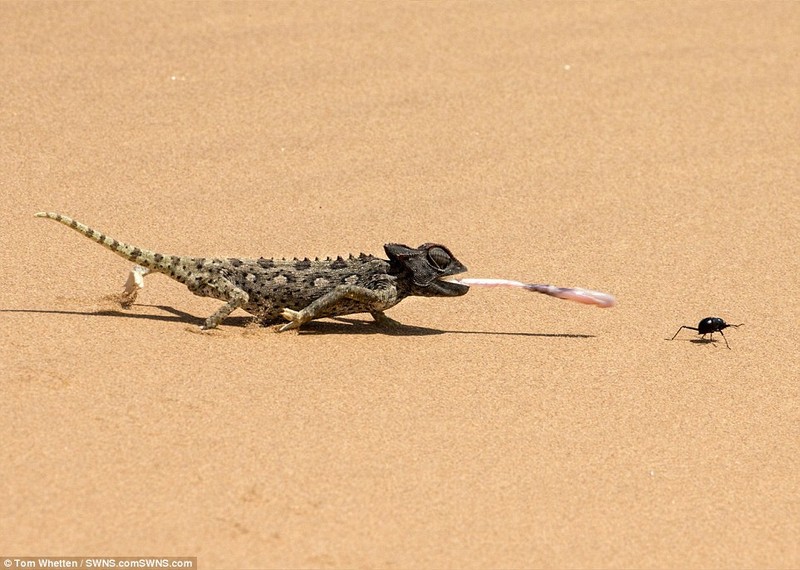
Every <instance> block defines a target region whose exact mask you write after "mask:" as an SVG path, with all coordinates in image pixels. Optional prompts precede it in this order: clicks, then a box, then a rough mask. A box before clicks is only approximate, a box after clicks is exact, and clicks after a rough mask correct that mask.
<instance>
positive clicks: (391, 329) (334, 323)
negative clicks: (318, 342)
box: [299, 317, 595, 338]
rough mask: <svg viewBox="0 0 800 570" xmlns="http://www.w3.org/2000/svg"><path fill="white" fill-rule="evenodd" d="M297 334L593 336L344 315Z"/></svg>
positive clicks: (318, 323) (317, 323)
mask: <svg viewBox="0 0 800 570" xmlns="http://www.w3.org/2000/svg"><path fill="white" fill-rule="evenodd" d="M299 334H301V335H310V334H346V335H353V334H380V335H386V336H430V335H440V334H482V335H493V336H501V335H507V336H532V337H546V338H547V337H549V338H594V336H595V335H592V334H568V333H526V332H495V331H454V330H442V329H432V328H428V327H420V326H416V325H404V324H402V323H397V322H395V323H393V324H391V325H378V324H376V323H374V322H372V321H368V320H367V321H362V320H359V319H350V318H345V317H336V318H333V319H329V320H324V321H311V322H310V323H306V324H305V325H303V328H301V329H300V331H299Z"/></svg>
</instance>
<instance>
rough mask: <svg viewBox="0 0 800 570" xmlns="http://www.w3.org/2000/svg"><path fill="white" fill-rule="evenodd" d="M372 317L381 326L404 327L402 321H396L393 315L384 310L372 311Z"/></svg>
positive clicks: (390, 327)
mask: <svg viewBox="0 0 800 570" xmlns="http://www.w3.org/2000/svg"><path fill="white" fill-rule="evenodd" d="M372 318H373V319H375V324H376V325H378V326H379V327H385V328H389V329H396V328H402V327H403V326H404V325H403V323H401V322H400V321H396V320H394V319H393V318H391V317H387V316H386V314H385V313H383V312H380V313H378V312H375V313H372Z"/></svg>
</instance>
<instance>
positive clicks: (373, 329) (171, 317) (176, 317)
mask: <svg viewBox="0 0 800 570" xmlns="http://www.w3.org/2000/svg"><path fill="white" fill-rule="evenodd" d="M136 306H138V307H150V308H154V309H159V310H161V311H164V312H166V313H169V314H168V315H158V314H140V313H129V312H126V311H120V310H115V309H102V310H98V311H65V310H58V309H52V310H48V309H0V313H44V314H52V315H83V316H96V317H122V318H126V319H146V320H151V321H162V322H173V323H185V324H189V325H196V326H198V327H199V326H201V325H202V324H203V323H204V322H205V319H203V318H200V317H196V316H194V315H191V314H189V313H186V312H184V311H181V310H179V309H176V308H174V307H169V306H167V305H139V304H137V305H136ZM254 320H255V318H254V317H250V316H246V317H245V316H234V317H227V318H226V319H225V320H224V321H223V326H234V327H240V328H243V327H245V326H247V325H249V324H251V323H253V322H254ZM266 326H268V327H269V326H271V327H275V325H266ZM298 333H299V334H301V335H328V334H344V335H354V334H364V335H365V334H372V335H374V334H380V335H386V336H431V335H441V334H480V335H493V336H502V335H507V336H528V337H540V338H595V335H593V334H569V333H532V332H531V333H526V332H497V331H455V330H442V329H432V328H428V327H420V326H415V325H404V324H402V323H397V322H395V323H393V324H391V325H379V324H377V323H375V322H373V321H369V320H359V319H351V318H344V317H336V318H333V319H328V320H321V321H311V322H310V323H306V324H304V325H303V327H302V328H301V329H300V330H299V331H298ZM693 342H709V341H693Z"/></svg>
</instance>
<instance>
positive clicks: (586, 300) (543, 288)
mask: <svg viewBox="0 0 800 570" xmlns="http://www.w3.org/2000/svg"><path fill="white" fill-rule="evenodd" d="M454 281H456V282H458V283H461V284H463V285H469V286H477V287H518V288H521V289H525V290H526V291H535V292H536V293H542V294H544V295H550V296H551V297H558V298H559V299H566V300H567V301H574V302H576V303H582V304H584V305H594V306H595V307H601V308H604V309H605V308H609V307H613V306H614V305H616V304H617V301H616V299H614V297H613V296H612V295H609V294H608V293H602V292H600V291H592V290H590V289H580V288H571V287H555V286H553V285H541V284H538V283H523V282H521V281H512V280H510V279H480V278H465V279H455V280H454Z"/></svg>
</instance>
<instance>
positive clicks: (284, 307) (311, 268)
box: [36, 212, 469, 331]
mask: <svg viewBox="0 0 800 570" xmlns="http://www.w3.org/2000/svg"><path fill="white" fill-rule="evenodd" d="M36 216H38V217H42V218H50V219H52V220H56V221H58V222H61V223H62V224H64V225H67V226H69V227H71V228H72V229H74V230H76V231H77V232H80V233H82V234H83V235H85V236H86V237H88V238H90V239H92V240H94V241H96V242H97V243H99V244H101V245H103V246H105V247H107V248H108V249H110V250H111V251H113V252H114V253H116V254H117V255H119V256H121V257H124V258H125V259H127V260H129V261H132V262H134V263H136V264H138V265H140V266H142V267H144V268H145V273H148V272H153V271H155V272H158V273H163V274H165V275H168V276H169V277H171V278H173V279H175V280H176V281H179V282H180V283H183V284H185V285H186V286H187V287H188V288H189V290H190V291H191V292H192V293H194V294H195V295H198V296H200V297H213V298H215V299H219V300H221V301H225V304H224V305H223V306H222V307H220V308H219V310H217V311H216V312H215V313H214V314H213V315H211V316H210V317H208V318H207V319H206V321H205V324H204V325H203V327H202V328H203V329H212V328H215V327H216V326H217V325H219V323H220V322H221V321H222V320H223V319H224V318H225V317H227V316H228V315H229V314H230V313H231V312H232V311H233V310H235V309H238V308H241V309H244V310H245V311H247V312H248V313H250V314H252V315H254V316H255V317H257V318H258V319H259V321H260V322H262V323H263V324H274V323H278V322H284V321H283V319H285V320H288V321H289V322H288V323H286V324H285V325H283V326H282V327H281V328H280V329H279V330H281V331H285V330H289V329H294V328H298V327H299V326H300V325H302V324H303V323H306V322H308V321H311V320H313V319H320V318H324V317H336V316H341V315H349V314H353V313H370V314H371V315H372V316H373V318H374V319H375V320H376V321H377V322H378V323H393V321H392V320H391V319H389V318H388V317H386V316H385V315H384V313H383V312H384V311H385V310H387V309H389V308H391V307H393V306H395V305H396V304H397V303H399V302H400V301H402V300H403V299H405V298H406V297H410V296H421V297H457V296H460V295H464V294H465V293H466V292H467V291H469V287H468V286H466V285H461V284H459V283H453V282H450V281H447V280H445V279H446V278H447V277H450V276H452V275H457V274H459V273H463V272H464V271H466V270H467V268H466V267H464V265H462V264H461V263H460V262H459V261H458V260H457V259H456V258H455V257H454V256H453V254H452V253H450V250H448V249H447V248H446V247H445V246H443V245H440V244H435V243H426V244H423V245H421V246H419V247H418V248H411V247H408V246H405V245H402V244H395V243H389V244H386V245H384V250H385V251H386V255H387V256H388V258H389V259H381V258H379V257H374V256H372V255H365V254H363V253H362V254H361V255H359V256H353V255H350V256H348V257H346V258H345V257H341V256H340V257H336V258H335V259H334V258H330V257H329V258H326V259H323V260H320V259H314V260H313V261H312V260H309V259H308V258H306V259H296V258H295V259H291V260H285V259H281V260H276V259H265V258H263V257H261V258H259V259H237V258H204V257H189V256H182V255H165V254H161V253H156V252H154V251H149V250H146V249H141V248H138V247H135V246H132V245H129V244H126V243H122V242H120V241H118V240H116V239H114V238H111V237H108V236H106V235H105V234H103V233H101V232H98V231H96V230H93V229H92V228H90V227H88V226H86V225H84V224H82V223H80V222H78V221H76V220H73V219H72V218H70V217H68V216H64V215H62V214H57V213H53V212H39V213H37V214H36ZM133 298H135V294H134V296H133V297H132V298H131V299H130V302H131V303H132V302H133Z"/></svg>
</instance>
